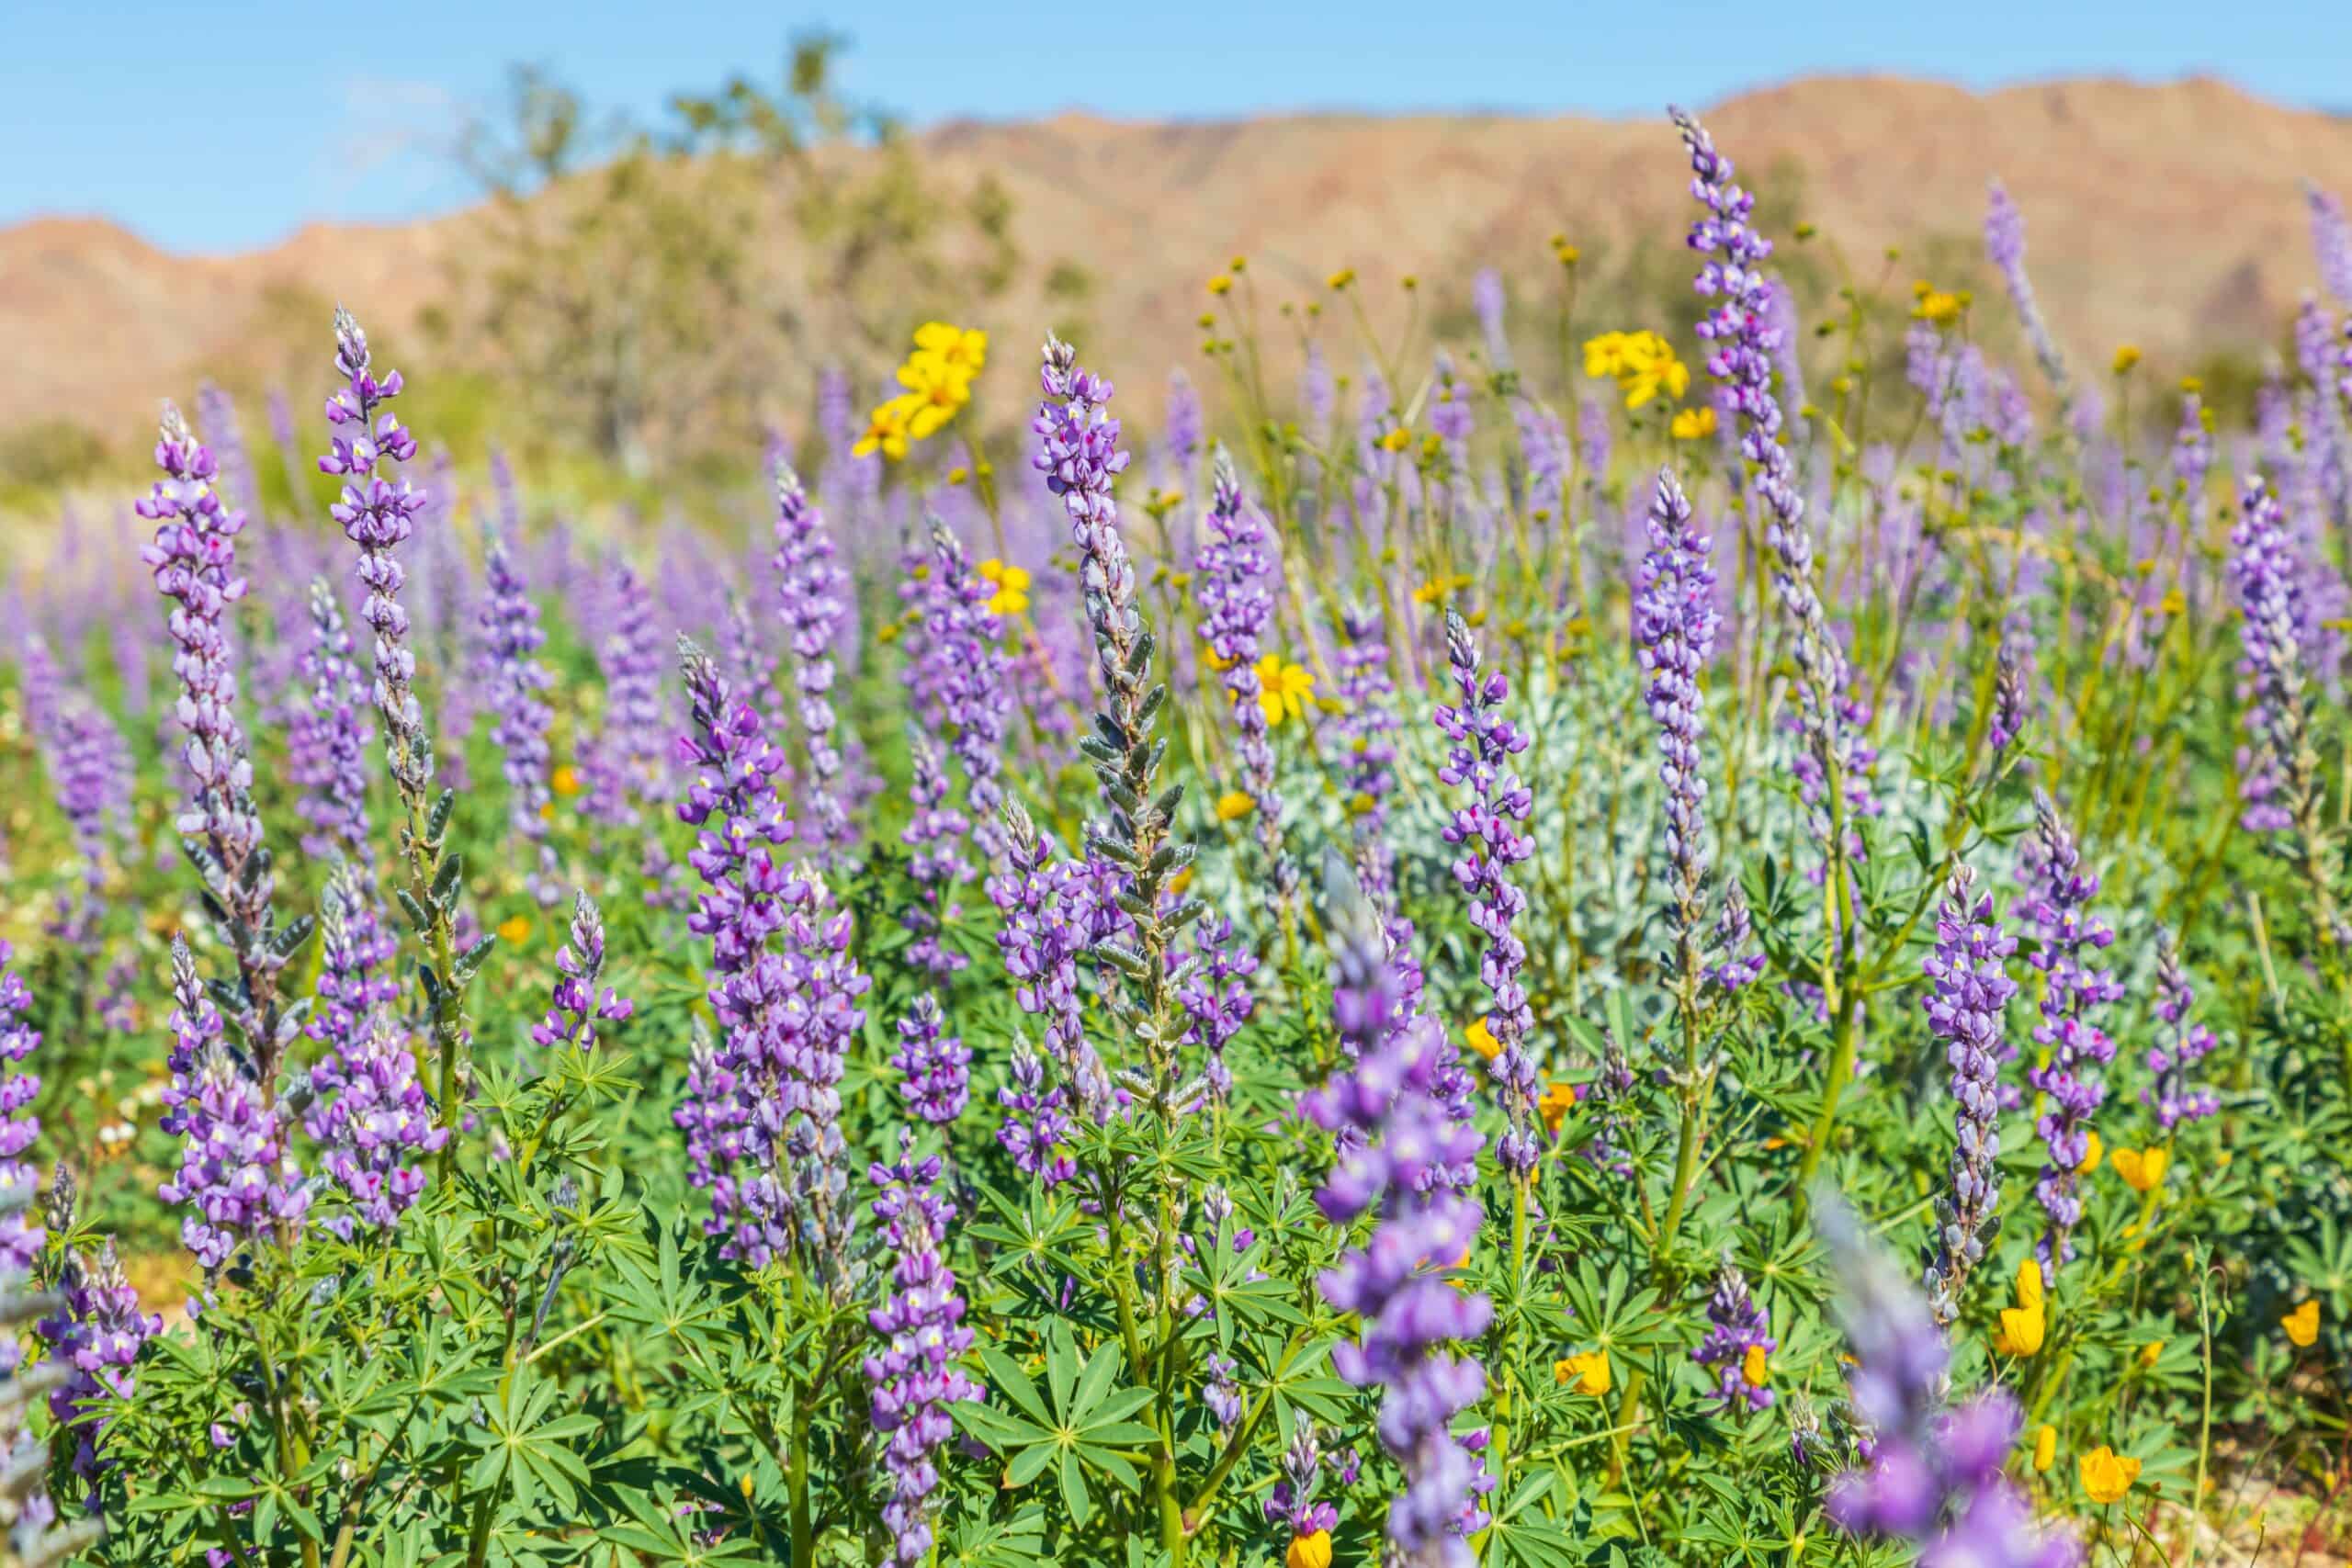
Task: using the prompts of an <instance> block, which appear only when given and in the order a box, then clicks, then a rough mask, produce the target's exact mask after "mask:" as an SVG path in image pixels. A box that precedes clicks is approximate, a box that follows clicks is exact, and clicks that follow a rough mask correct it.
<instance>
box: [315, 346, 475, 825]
mask: <svg viewBox="0 0 2352 1568" xmlns="http://www.w3.org/2000/svg"><path fill="white" fill-rule="evenodd" d="M334 339H335V361H334V363H335V368H336V369H337V370H338V371H340V372H341V373H342V374H343V376H344V377H345V380H346V381H347V382H348V385H346V386H345V387H344V388H342V389H339V390H337V391H336V393H335V394H334V396H333V397H332V398H329V399H328V400H327V423H330V424H332V425H334V426H335V427H336V428H337V429H338V431H341V430H343V429H344V428H345V427H350V434H337V435H335V436H334V439H333V443H332V446H331V449H330V450H329V451H328V453H327V455H326V456H325V457H321V458H320V459H319V471H320V472H321V473H322V474H334V475H340V476H342V477H343V479H344V485H343V492H342V495H341V498H340V499H338V500H337V501H336V502H335V503H334V505H333V506H332V507H330V508H328V514H329V515H330V516H332V517H334V520H335V522H336V523H337V524H339V525H342V528H343V531H344V534H345V536H346V537H347V538H349V539H350V540H351V542H352V543H353V544H355V545H357V546H358V547H359V581H360V583H361V584H362V585H363V586H364V587H366V589H367V590H368V602H367V604H365V605H363V606H362V607H361V609H360V613H359V618H360V619H361V620H363V621H365V622H367V623H368V629H369V630H371V631H373V632H374V633H375V634H376V648H375V664H376V684H375V698H376V707H377V711H378V712H379V713H380V714H382V715H383V717H384V743H385V750H386V752H387V754H388V756H389V757H390V765H391V773H392V778H393V780H394V782H396V783H397V784H400V786H401V790H402V791H403V793H405V794H408V795H413V796H418V797H421V796H422V795H424V791H425V789H426V788H427V786H429V785H430V784H432V782H433V746H432V741H431V740H430V739H429V738H428V737H427V736H426V734H425V729H424V715H423V714H422V713H420V712H419V711H418V708H417V704H416V694H415V692H414V690H413V684H414V682H415V680H416V655H415V654H414V653H413V652H412V651H411V650H410V649H409V647H408V629H409V627H408V612H407V611H406V610H404V609H402V608H401V602H400V594H401V586H402V585H403V584H404V583H405V582H406V581H408V574H407V573H406V572H405V571H404V570H402V569H401V563H400V558H398V557H397V556H395V555H394V554H393V553H392V552H393V549H394V547H396V546H398V545H400V544H401V543H402V542H403V541H405V540H406V539H407V538H408V536H409V535H410V534H411V533H413V532H414V530H415V527H416V517H417V514H418V513H421V512H423V511H424V507H425V503H426V499H427V498H426V496H425V495H424V492H423V491H418V490H416V489H414V488H413V487H412V486H411V485H410V483H409V481H408V479H407V478H406V477H405V476H403V477H402V478H401V480H400V481H399V482H398V483H397V484H395V483H393V482H392V481H391V480H390V479H386V478H385V477H384V475H383V473H382V472H381V468H382V465H383V463H384V462H385V461H386V460H387V459H390V460H391V461H393V462H401V463H405V462H407V461H408V460H409V459H410V458H412V457H415V456H416V438H415V437H414V436H413V435H411V434H409V433H408V432H407V430H405V429H404V428H402V427H401V422H400V416H399V415H397V414H395V413H393V412H391V411H390V409H388V408H386V407H385V406H384V405H385V404H386V403H389V402H390V401H391V400H393V399H394V398H397V397H399V396H400V395H401V388H402V382H401V373H400V372H399V371H397V370H394V371H390V372H388V373H387V374H386V375H385V377H384V378H383V379H382V380H381V381H379V380H377V379H376V377H375V375H374V373H373V372H372V371H371V369H370V368H369V364H370V360H369V355H368V334H367V333H364V332H362V331H361V330H360V328H359V323H358V322H357V321H355V320H354V319H353V318H352V315H351V312H350V311H348V310H336V311H335V313H334ZM450 683H451V684H456V683H457V682H450Z"/></svg>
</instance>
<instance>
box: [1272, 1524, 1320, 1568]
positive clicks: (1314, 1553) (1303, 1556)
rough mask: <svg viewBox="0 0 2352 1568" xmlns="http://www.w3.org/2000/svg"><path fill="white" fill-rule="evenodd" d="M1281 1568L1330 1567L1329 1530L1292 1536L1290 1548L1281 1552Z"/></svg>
mask: <svg viewBox="0 0 2352 1568" xmlns="http://www.w3.org/2000/svg"><path fill="white" fill-rule="evenodd" d="M1283 1568H1331V1532H1330V1531H1329V1530H1316V1531H1314V1532H1313V1533H1312V1534H1309V1535H1300V1536H1293V1537H1292V1538H1291V1542H1290V1550H1289V1551H1285V1552H1283Z"/></svg>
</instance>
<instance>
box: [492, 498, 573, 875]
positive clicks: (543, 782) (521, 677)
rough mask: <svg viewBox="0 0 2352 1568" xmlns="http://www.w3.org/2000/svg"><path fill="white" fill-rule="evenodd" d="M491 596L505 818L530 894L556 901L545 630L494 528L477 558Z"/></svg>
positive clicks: (496, 731)
mask: <svg viewBox="0 0 2352 1568" xmlns="http://www.w3.org/2000/svg"><path fill="white" fill-rule="evenodd" d="M482 577H483V581H484V583H485V585H486V586H487V587H488V588H489V590H490V592H489V595H488V596H487V597H486V598H484V599H483V601H482V605H481V639H482V651H483V653H484V654H485V655H486V656H487V658H488V660H489V670H488V674H489V677H490V682H491V697H490V705H491V711H492V713H493V714H494V715H496V716H497V723H496V726H495V728H493V729H492V731H491V739H492V740H493V741H495V742H496V743H497V746H498V756H499V764H498V765H499V771H500V772H501V773H503V774H504V775H505V777H506V821H507V827H508V829H509V830H510V831H511V832H512V833H513V834H514V836H515V847H516V848H517V849H519V850H521V851H522V852H524V853H526V855H528V856H529V857H530V859H531V862H532V865H533V869H532V871H531V872H530V874H529V876H528V883H529V886H530V889H531V896H532V897H535V898H537V900H538V901H539V902H540V904H542V905H549V904H553V903H554V902H555V899H556V897H557V880H558V878H557V872H556V863H555V850H554V848H553V846H551V845H550V844H548V807H549V805H550V804H551V803H552V802H553V800H554V798H555V796H554V794H553V791H552V787H551V780H552V775H551V773H550V772H549V768H548V728H549V727H550V726H551V725H552V724H553V723H554V722H555V710H554V709H553V708H551V707H549V706H548V702H547V699H546V697H544V696H543V695H541V694H542V693H544V692H546V691H547V689H548V687H549V686H551V685H553V684H554V683H555V676H554V673H553V672H552V671H549V670H548V667H547V665H546V664H545V663H544V662H542V661H541V660H540V659H539V657H538V653H539V649H541V648H542V647H543V646H545V644H546V642H547V640H548V637H547V633H546V632H545V631H544V630H542V629H541V628H540V626H539V607H538V606H537V604H533V603H532V602H531V594H530V590H529V588H528V587H527V586H526V584H525V583H524V581H523V578H522V574H521V572H520V570H519V569H518V568H517V567H516V565H515V556H514V551H513V548H512V546H511V543H510V541H509V540H508V539H507V538H506V536H504V535H503V534H500V533H492V535H491V536H490V543H489V547H488V549H487V551H486V552H485V554H484V556H483V560H482Z"/></svg>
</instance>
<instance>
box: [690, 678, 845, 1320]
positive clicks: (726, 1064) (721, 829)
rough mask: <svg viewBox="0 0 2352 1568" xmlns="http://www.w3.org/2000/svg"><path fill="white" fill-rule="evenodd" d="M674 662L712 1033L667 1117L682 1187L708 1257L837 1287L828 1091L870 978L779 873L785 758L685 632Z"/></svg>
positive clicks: (837, 1190) (840, 1272)
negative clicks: (778, 778) (785, 1269)
mask: <svg viewBox="0 0 2352 1568" xmlns="http://www.w3.org/2000/svg"><path fill="white" fill-rule="evenodd" d="M680 653H681V656H682V658H681V662H682V665H683V667H684V675H685V684H686V692H687V696H688V699H689V702H690V704H691V721H692V724H693V727H694V728H693V731H692V733H690V734H688V735H686V736H684V737H683V738H681V739H680V742H679V751H680V754H681V755H682V756H683V757H684V759H685V760H686V761H689V762H691V763H693V764H695V766H697V767H698V768H700V769H702V770H704V771H703V772H702V773H700V774H699V775H698V776H697V777H696V778H695V782H694V783H693V784H692V785H691V786H690V787H689V788H688V790H687V792H686V798H685V800H684V802H683V803H682V804H681V805H680V806H679V807H678V815H679V816H680V818H683V819H684V820H685V821H686V822H688V823H691V824H693V825H694V826H695V827H697V828H699V829H701V833H700V835H699V836H698V838H697V840H696V843H695V850H694V852H693V853H692V854H691V855H690V856H689V857H688V859H689V862H690V863H691V864H692V865H693V866H694V868H695V871H696V872H698V873H699V874H701V876H702V879H703V882H704V885H705V888H706V891H705V892H704V894H703V896H702V899H701V902H700V905H699V907H698V908H696V910H695V913H694V914H693V915H692V916H690V917H688V919H687V925H688V927H689V928H690V929H692V930H694V931H696V932H697V933H700V934H704V935H707V936H708V937H710V939H711V953H712V965H711V967H712V979H711V986H710V992H709V997H710V1004H711V1009H712V1010H713V1011H714V1012H715V1013H716V1014H717V1015H718V1024H719V1028H720V1030H721V1038H720V1040H719V1041H718V1043H717V1045H716V1046H715V1047H712V1048H709V1049H706V1050H697V1051H696V1052H695V1056H694V1060H693V1063H692V1065H691V1066H690V1068H689V1070H688V1076H687V1088H688V1093H687V1099H686V1101H685V1103H684V1104H683V1105H681V1106H680V1107H679V1108H678V1110H677V1111H675V1112H674V1113H673V1121H674V1122H676V1124H677V1125H678V1126H679V1127H680V1128H681V1129H683V1130H684V1132H685V1134H686V1149H687V1158H688V1161H689V1164H690V1179H692V1181H693V1183H694V1185H695V1186H697V1187H707V1188H709V1189H710V1190H711V1217H710V1219H708V1220H707V1221H706V1222H705V1224H704V1229H705V1231H706V1233H707V1234H708V1235H713V1236H723V1237H724V1238H725V1240H724V1241H723V1242H722V1244H721V1246H720V1248H719V1254H720V1256H721V1257H723V1258H736V1259H741V1261H742V1262H744V1263H746V1264H747V1265H749V1266H750V1267H752V1268H763V1267H764V1266H766V1265H767V1264H768V1263H769V1262H771V1261H774V1260H775V1259H777V1258H782V1257H786V1256H791V1257H795V1258H799V1259H800V1260H801V1261H802V1263H803V1265H804V1267H808V1268H809V1269H811V1271H812V1272H815V1271H819V1270H821V1271H822V1272H823V1273H824V1275H825V1276H826V1278H827V1279H828V1280H829V1281H830V1282H831V1286H832V1287H833V1288H836V1289H838V1288H840V1287H841V1286H842V1284H843V1283H844V1282H845V1280H844V1254H843V1248H844V1247H846V1245H847V1242H848V1222H849V1215H848V1214H847V1213H845V1212H844V1211H843V1208H842V1192H843V1191H844V1190H845V1188H846V1183H847V1177H846V1175H845V1174H844V1173H843V1172H842V1168H841V1158H842V1148H843V1143H842V1132H841V1091H840V1088H839V1085H840V1083H841V1076H842V1057H843V1053H844V1052H845V1050H846V1049H847V1046H848V1043H849V1041H850V1040H851V1039H852V1038H854V1036H855V1034H856V1032H857V1031H858V1030H859V1029H860V1028H861V1027H862V1026H863V1024H864V1021H865V1013H864V1011H863V1010H861V1009H860V1008H859V1007H858V1006H857V1005H856V1003H857V998H859V997H861V996H863V995H864V994H865V990H866V988H867V987H868V984H869V982H868V980H867V978H866V976H865V975H864V974H862V973H861V972H860V971H859V969H858V967H857V964H856V961H855V960H854V958H852V957H851V956H850V953H849V939H850V919H849V917H848V916H847V915H846V914H840V913H836V912H835V911H834V909H833V905H832V897H831V894H830V893H829V892H828V891H827V890H826V887H825V885H824V883H823V881H822V880H821V878H820V875H819V874H818V872H817V870H816V868H815V867H814V866H813V865H810V864H809V863H801V864H798V865H796V866H792V867H789V868H780V867H778V866H777V865H776V864H775V860H774V859H773V857H772V856H771V855H770V854H769V853H768V847H769V846H772V845H775V844H780V843H782V842H784V841H785V840H786V839H788V838H789V837H790V836H791V833H792V826H791V824H790V823H789V822H788V821H786V819H785V817H784V812H783V808H782V807H781V806H780V805H779V804H778V803H777V801H776V799H775V795H774V792H773V789H772V787H771V785H770V783H769V781H770V779H771V778H772V777H773V775H774V773H775V770H776V768H777V767H779V766H781V763H782V759H781V756H780V755H779V754H778V753H777V752H775V750H773V749H772V748H770V747H769V745H768V743H767V739H766V737H765V735H764V734H763V732H762V727H761V723H760V717H759V715H758V714H757V713H755V712H754V711H752V708H751V707H750V705H747V704H744V703H741V702H739V701H736V700H735V699H734V698H733V695H732V694H731V693H730V692H729V688H728V685H727V681H726V678H725V677H724V676H722V675H721V674H719V672H718V667H717V666H716V665H715V664H713V663H712V662H711V660H710V658H709V656H708V655H707V654H705V653H704V652H702V650H701V649H697V648H695V646H694V645H693V644H692V643H691V642H688V641H686V640H684V638H681V639H680ZM775 938H781V939H782V940H781V942H776V941H774V940H772V939H775Z"/></svg>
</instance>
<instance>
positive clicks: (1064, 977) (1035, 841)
mask: <svg viewBox="0 0 2352 1568" xmlns="http://www.w3.org/2000/svg"><path fill="white" fill-rule="evenodd" d="M1005 816H1006V818H1007V820H1006V828H1007V840H1008V841H1007V846H1006V864H1005V869H1004V870H1003V871H1001V872H1000V873H999V874H996V875H994V876H992V877H990V878H989V885H988V892H989V901H990V902H992V903H994V904H995V905H996V907H997V909H998V911H999V912H1000V913H1001V914H1002V915H1003V917H1004V924H1003V925H1002V926H1001V928H999V930H998V931H997V939H996V940H997V951H998V952H999V953H1001V954H1002V956H1003V959H1004V972H1005V976H1006V977H1007V978H1009V979H1011V980H1012V984H1013V993H1012V995H1013V1000H1014V1001H1015V1002H1016V1003H1018V1004H1019V1006H1020V1008H1021V1010H1022V1011H1023V1012H1025V1013H1027V1014H1028V1015H1029V1016H1030V1017H1032V1018H1037V1019H1042V1020H1044V1024H1043V1029H1044V1032H1045V1040H1046V1054H1047V1055H1050V1056H1051V1057H1053V1059H1054V1065H1055V1066H1057V1067H1058V1068H1059V1069H1060V1070H1061V1075H1062V1079H1063V1081H1064V1083H1065V1084H1067V1085H1068V1086H1069V1091H1070V1095H1071V1098H1072V1100H1074V1101H1075V1103H1076V1105H1077V1108H1078V1110H1079V1111H1080V1113H1081V1114H1082V1115H1084V1116H1086V1117H1087V1118H1088V1119H1089V1120H1091V1121H1092V1122H1096V1123H1097V1124H1100V1123H1102V1122H1107V1121H1108V1120H1110V1118H1111V1114H1112V1111H1113V1110H1114V1104H1115V1096H1114V1091H1113V1089H1112V1087H1111V1077H1110V1075H1109V1074H1108V1073H1107V1072H1106V1071H1104V1070H1103V1059H1102V1057H1101V1056H1099V1055H1096V1054H1095V1050H1094V1046H1093V1043H1091V1041H1089V1040H1088V1039H1087V1038H1086V1024H1085V1020H1084V1018H1083V1016H1082V1014H1081V1011H1080V1001H1079V995H1078V958H1079V954H1080V953H1084V952H1085V951H1086V950H1087V948H1088V947H1089V946H1091V942H1090V941H1089V940H1088V934H1087V925H1088V922H1089V920H1090V919H1091V912H1092V906H1093V904H1094V902H1095V900H1094V898H1093V897H1092V894H1091V891H1090V890H1089V888H1088V886H1087V883H1086V878H1085V866H1084V863H1082V862H1077V861H1071V860H1067V859H1063V858H1059V857H1057V855H1056V854H1055V853H1054V845H1053V840H1050V839H1048V838H1047V837H1046V835H1045V834H1043V833H1041V832H1039V831H1038V830H1037V829H1036V826H1035V824H1034V823H1032V822H1031V821H1030V820H1029V815H1028V813H1027V812H1025V811H1023V810H1022V809H1021V807H1020V805H1019V803H1018V802H1008V803H1006V806H1005Z"/></svg>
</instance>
